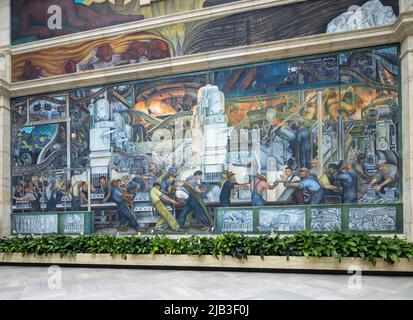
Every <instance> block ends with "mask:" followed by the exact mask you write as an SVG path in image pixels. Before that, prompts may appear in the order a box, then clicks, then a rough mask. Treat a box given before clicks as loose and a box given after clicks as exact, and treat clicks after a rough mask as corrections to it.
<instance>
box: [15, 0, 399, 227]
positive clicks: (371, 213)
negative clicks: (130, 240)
mask: <svg viewBox="0 0 413 320" xmlns="http://www.w3.org/2000/svg"><path fill="white" fill-rule="evenodd" d="M49 2H54V3H57V4H58V5H59V3H60V5H62V6H64V7H65V8H67V10H66V11H65V16H66V17H67V18H65V19H64V20H63V21H64V25H65V28H63V30H64V34H63V33H59V32H57V31H56V32H51V31H50V30H49V31H46V30H43V28H42V25H43V24H44V21H43V20H42V19H43V18H42V16H41V15H40V14H39V15H38V14H37V12H38V10H40V9H39V8H40V7H41V5H49ZM238 2H242V1H218V0H215V1H214V0H198V1H178V0H170V1H167V0H161V1H156V2H153V3H152V4H150V5H147V6H142V5H141V4H140V1H137V0H130V1H116V0H115V1H108V0H107V1H104V0H102V1H87V0H84V1H70V0H60V1H40V0H35V1H21V0H18V1H13V3H12V26H13V28H12V41H13V43H14V44H15V45H24V44H25V43H29V42H33V43H36V42H37V41H39V40H46V39H51V38H54V37H56V39H58V37H59V36H62V35H65V36H67V35H70V34H72V33H73V34H75V33H78V32H83V31H87V30H93V29H97V28H103V27H108V26H113V25H118V24H123V23H132V22H134V21H140V20H145V19H149V18H153V19H155V18H156V17H160V16H164V15H171V14H176V13H179V12H185V11H188V10H205V9H206V8H213V7H215V6H219V5H225V4H226V5H229V4H235V3H238ZM35 3H38V6H36V7H35V8H36V9H33V8H34V7H32V6H33V5H34V4H35ZM331 3H332V1H327V0H317V1H304V2H295V3H291V4H285V5H277V6H273V7H269V8H264V9H259V10H252V11H248V12H241V13H234V14H231V15H227V16H224V17H218V18H211V19H206V20H205V19H203V20H198V21H193V22H183V23H175V24H172V25H170V26H164V27H159V28H154V29H150V30H143V31H138V32H134V33H130V34H122V35H112V36H108V37H100V38H99V39H95V40H87V41H82V42H77V43H67V44H63V45H61V44H59V45H56V46H52V47H50V48H49V47H47V48H43V49H39V50H33V51H30V52H22V53H18V54H16V55H14V56H13V57H12V81H13V82H14V83H24V82H25V81H27V82H28V83H30V82H33V81H38V80H39V79H46V78H49V77H60V76H65V75H66V76H68V75H70V74H78V73H88V72H89V73H91V72H92V73H93V72H95V71H97V70H101V69H108V70H110V69H114V68H115V69H116V68H127V67H128V65H129V66H130V67H132V65H136V64H141V63H146V64H150V63H152V61H155V60H160V61H161V60H167V59H174V58H176V57H184V56H191V55H196V54H200V53H204V52H216V51H217V50H224V49H229V48H233V47H239V46H249V45H256V44H265V43H267V42H272V41H279V40H286V39H292V38H296V37H304V36H316V35H319V34H331V33H339V32H345V31H354V30H361V29H365V28H374V27H380V26H386V25H391V24H393V23H395V22H396V20H397V17H398V15H399V10H400V8H399V2H398V1H394V0H387V1H386V0H382V1H379V0H371V1H366V0H363V1H357V0H341V1H334V4H331ZM320 8H321V9H320ZM39 12H40V11H39ZM309 12H313V13H314V14H315V15H317V18H316V19H314V18H313V17H311V19H309V18H308V17H309V16H310V15H309ZM280 16H282V17H284V18H285V17H295V18H296V19H286V20H285V19H281V18H280ZM51 57H53V59H51ZM399 57H400V46H399V45H398V44H387V45H382V46H372V47H367V48H358V49H351V50H337V51H334V52H329V53H325V54H315V55H308V56H300V57H294V58H286V59H278V60H274V59H271V60H267V61H263V62H259V63H249V64H245V63H242V62H240V63H239V65H237V66H230V67H220V68H211V69H205V70H203V71H196V72H190V73H181V74H178V75H170V74H164V75H161V76H159V77H156V78H155V77H149V78H144V79H139V80H128V81H125V82H119V83H117V82H113V83H111V84H104V85H96V84H93V83H90V86H88V87H82V88H73V89H67V90H58V91H55V90H50V92H47V93H42V94H36V95H30V96H22V97H15V98H13V99H12V102H11V176H12V177H11V185H12V187H11V189H12V190H11V196H12V199H13V200H12V202H13V203H12V210H13V213H12V219H11V231H12V233H14V234H25V233H28V234H31V233H39V234H44V233H61V232H63V233H68V234H72V233H73V234H78V233H91V232H95V233H105V234H117V233H126V234H135V233H136V232H139V233H149V234H153V233H155V234H158V233H159V234H164V233H166V234H175V233H181V232H186V233H193V234H209V233H211V234H216V233H225V232H242V233H266V232H281V233H282V232H285V233H291V232H297V231H304V230H312V231H316V232H326V231H332V230H334V229H338V230H343V231H347V230H349V231H354V232H359V231H368V232H379V233H380V232H385V233H386V232H387V233H401V232H403V202H402V200H403V194H402V193H403V192H402V190H403V188H402V187H403V186H402V182H403V181H402V179H403V174H402V171H403V163H402V160H403V158H402V150H403V146H402V138H401V137H402V127H401V119H402V117H403V114H404V113H403V108H402V105H401V99H400V96H401V67H400V58H399ZM122 70H123V69H122ZM61 217H63V218H61ZM62 219H63V220H62Z"/></svg>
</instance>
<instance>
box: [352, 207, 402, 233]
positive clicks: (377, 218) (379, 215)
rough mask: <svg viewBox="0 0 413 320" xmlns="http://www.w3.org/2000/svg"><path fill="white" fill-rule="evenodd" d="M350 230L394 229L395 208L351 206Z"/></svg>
mask: <svg viewBox="0 0 413 320" xmlns="http://www.w3.org/2000/svg"><path fill="white" fill-rule="evenodd" d="M349 219H350V221H349V229H350V231H395V230H396V208H394V207H385V208H383V207H381V208H374V207H372V208H359V209H355V208H351V209H350V213H349Z"/></svg>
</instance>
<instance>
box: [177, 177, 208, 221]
mask: <svg viewBox="0 0 413 320" xmlns="http://www.w3.org/2000/svg"><path fill="white" fill-rule="evenodd" d="M174 187H175V196H176V197H177V198H178V199H179V201H180V202H181V203H184V208H183V209H182V212H181V214H180V216H179V219H178V221H179V224H180V225H181V226H184V225H185V220H186V217H187V215H188V214H190V213H191V212H193V213H194V216H195V218H196V219H198V221H199V222H200V223H201V224H202V225H203V227H204V228H210V227H211V225H212V221H211V219H210V218H209V216H208V211H207V208H206V206H205V203H204V202H203V201H202V198H200V197H199V195H198V194H197V192H196V191H195V190H194V189H193V188H192V187H191V186H190V185H189V184H187V183H184V182H182V181H179V180H175V182H174Z"/></svg>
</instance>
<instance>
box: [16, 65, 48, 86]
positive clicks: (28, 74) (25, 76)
mask: <svg viewBox="0 0 413 320" xmlns="http://www.w3.org/2000/svg"><path fill="white" fill-rule="evenodd" d="M43 75H44V73H43V69H41V68H39V67H37V66H36V65H34V64H33V62H32V61H31V60H26V61H25V62H24V65H23V70H22V73H21V75H20V76H19V81H26V80H33V79H39V78H42V77H43Z"/></svg>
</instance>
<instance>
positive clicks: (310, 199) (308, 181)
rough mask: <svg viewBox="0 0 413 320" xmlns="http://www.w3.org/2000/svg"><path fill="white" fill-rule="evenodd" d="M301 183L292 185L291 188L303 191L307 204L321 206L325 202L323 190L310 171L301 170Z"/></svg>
mask: <svg viewBox="0 0 413 320" xmlns="http://www.w3.org/2000/svg"><path fill="white" fill-rule="evenodd" d="M299 174H300V178H301V181H300V182H294V183H290V184H289V186H291V187H293V188H297V189H301V190H303V194H304V200H305V203H306V204H320V203H321V202H322V201H323V195H324V193H323V188H321V186H320V184H319V183H318V181H317V180H316V179H315V178H314V177H313V176H311V175H310V170H308V169H307V168H301V169H300V170H299Z"/></svg>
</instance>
